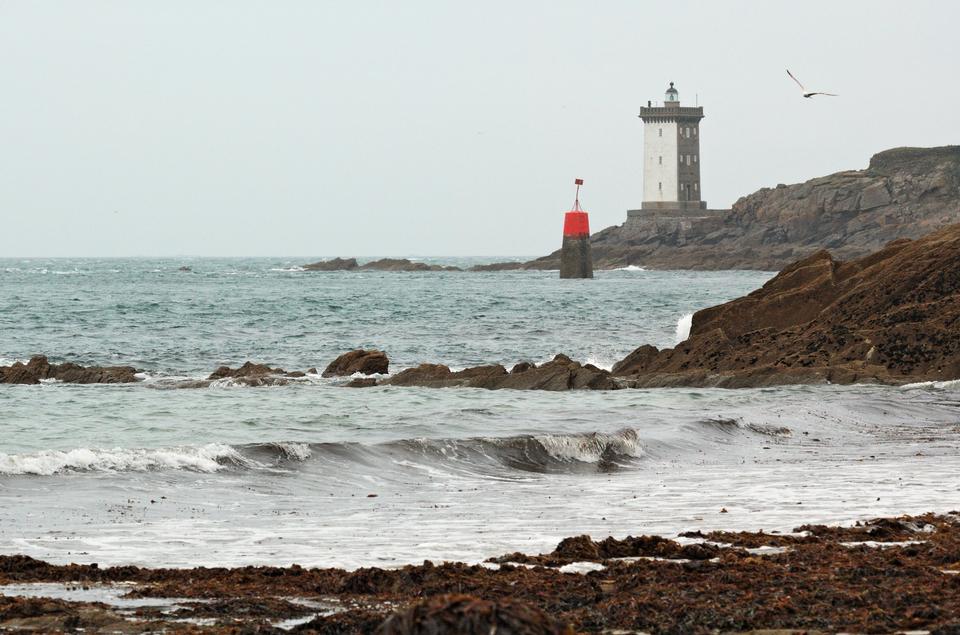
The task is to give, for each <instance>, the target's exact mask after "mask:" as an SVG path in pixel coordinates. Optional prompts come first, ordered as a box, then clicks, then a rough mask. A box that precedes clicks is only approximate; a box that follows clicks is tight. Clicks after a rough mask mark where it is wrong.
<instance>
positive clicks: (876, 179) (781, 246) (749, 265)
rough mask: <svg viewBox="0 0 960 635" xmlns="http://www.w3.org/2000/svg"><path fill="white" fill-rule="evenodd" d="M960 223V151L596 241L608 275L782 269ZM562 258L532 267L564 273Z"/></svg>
mask: <svg viewBox="0 0 960 635" xmlns="http://www.w3.org/2000/svg"><path fill="white" fill-rule="evenodd" d="M957 222H960V146H944V147H940V148H897V149H893V150H887V151H885V152H881V153H879V154H877V155H874V157H873V158H872V159H871V160H870V165H869V167H868V168H867V169H866V170H853V171H848V172H838V173H837V174H831V175H830V176H824V177H820V178H816V179H812V180H810V181H807V182H805V183H798V184H795V185H778V186H776V187H775V188H764V189H762V190H760V191H758V192H755V193H753V194H750V195H749V196H745V197H743V198H741V199H740V200H738V201H737V202H736V203H735V204H734V205H733V208H732V209H730V210H727V211H724V212H716V213H713V214H710V215H705V216H701V217H688V218H682V219H674V218H653V217H650V218H646V219H643V220H641V221H639V222H637V221H628V222H627V223H625V224H623V225H620V226H618V227H610V228H607V229H605V230H603V231H601V232H599V233H597V234H594V235H593V236H592V237H591V244H592V247H593V259H594V263H595V267H596V268H598V269H604V268H607V269H609V268H615V267H622V266H626V265H640V266H644V267H653V268H657V269H763V270H778V269H781V268H783V267H785V266H787V265H788V264H789V263H791V262H793V261H795V260H797V259H800V258H804V257H806V256H808V255H810V254H812V253H814V252H816V251H817V250H820V249H829V250H831V252H832V253H833V254H834V255H835V256H837V257H838V258H843V259H849V258H858V257H860V256H863V255H866V254H868V253H871V252H873V251H876V250H877V249H879V248H880V247H882V246H883V245H885V244H886V243H888V242H890V241H892V240H895V239H898V238H919V237H920V236H923V235H925V234H927V233H929V232H931V231H934V230H936V229H939V228H941V227H944V226H946V225H949V224H951V223H957ZM559 256H560V252H559V251H557V252H554V253H552V254H550V255H549V256H545V257H544V258H539V259H537V260H533V261H530V262H528V263H525V264H524V267H525V268H530V269H558V268H559V263H560V259H559Z"/></svg>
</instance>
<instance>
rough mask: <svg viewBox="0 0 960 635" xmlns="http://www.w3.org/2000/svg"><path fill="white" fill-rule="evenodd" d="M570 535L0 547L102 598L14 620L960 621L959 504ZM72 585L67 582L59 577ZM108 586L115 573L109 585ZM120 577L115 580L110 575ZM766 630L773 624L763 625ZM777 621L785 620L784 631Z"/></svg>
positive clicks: (751, 628) (229, 623)
mask: <svg viewBox="0 0 960 635" xmlns="http://www.w3.org/2000/svg"><path fill="white" fill-rule="evenodd" d="M683 538H684V540H683V542H680V541H678V540H672V539H669V538H664V537H658V536H633V537H631V536H627V537H625V538H622V539H616V538H612V537H608V538H604V539H602V540H594V539H592V538H591V537H590V536H575V537H570V538H567V539H565V540H563V541H562V542H560V544H559V545H557V548H556V549H555V550H554V551H553V552H551V553H548V554H541V555H527V554H523V553H512V554H508V555H504V556H501V557H498V558H491V559H490V560H489V561H488V562H486V563H484V564H483V565H475V564H474V565H471V564H464V563H459V562H445V563H440V564H434V563H432V562H430V561H425V562H423V563H422V564H418V565H408V566H405V567H402V568H398V569H380V568H376V567H371V568H362V569H357V570H355V571H345V570H343V569H313V568H305V567H301V566H298V565H292V566H290V567H270V566H262V567H239V568H235V569H228V568H221V567H213V568H206V567H197V568H193V569H189V568H188V569H146V568H141V567H135V566H123V567H99V566H97V565H96V564H90V565H78V564H70V565H66V566H57V565H52V564H48V563H46V562H42V561H39V560H35V559H33V558H29V557H27V556H18V555H0V585H7V584H18V585H29V584H34V583H46V584H49V585H51V587H54V589H55V588H56V587H57V585H66V586H67V587H68V588H81V589H84V590H85V591H87V592H88V595H87V597H89V595H90V593H89V592H90V591H92V592H93V593H96V590H97V589H100V588H104V586H105V585H112V584H117V583H122V586H121V587H119V588H121V589H122V591H123V592H124V593H125V598H127V599H133V598H138V599H143V600H150V601H145V602H142V603H141V604H142V606H140V607H139V608H137V609H135V610H130V609H129V608H127V609H125V608H123V607H120V606H117V605H115V604H110V603H109V601H107V602H89V601H68V600H60V599H50V598H36V597H33V598H30V597H5V596H0V630H2V631H4V632H43V633H63V632H81V631H82V632H86V633H156V632H174V633H187V632H189V633H209V634H226V633H263V634H267V633H270V634H274V633H275V634H280V633H290V632H293V633H380V634H382V635H401V634H407V635H413V634H422V633H432V634H435V635H446V634H451V635H452V634H454V633H456V634H462V635H471V634H475V635H481V634H482V635H488V634H490V633H494V632H496V633H503V634H507V633H512V634H526V635H535V634H544V635H546V634H554V635H559V634H571V635H572V634H573V633H637V632H642V633H677V634H679V633H694V634H700V633H703V634H706V633H728V634H736V633H742V634H746V633H754V634H759V633H761V632H762V633H769V634H771V635H772V634H773V633H776V634H778V635H789V634H793V635H800V634H801V633H804V634H807V635H814V634H818V633H837V632H856V633H894V632H925V633H930V635H948V634H955V633H957V632H960V575H957V574H958V572H960V516H958V513H957V512H951V513H948V514H944V515H940V516H937V515H933V514H927V515H924V516H915V517H900V518H885V519H875V520H872V521H867V522H865V523H857V524H856V525H855V526H852V527H834V526H824V525H804V526H801V527H797V528H796V529H795V531H794V533H790V534H783V533H776V532H770V533H765V532H763V531H762V530H761V531H759V532H753V533H748V532H722V531H717V532H710V533H706V534H704V533H700V532H694V533H690V534H684V536H683ZM61 588H62V587H61ZM108 588H109V587H108ZM113 588H118V587H113ZM760 629H771V630H760ZM774 629H775V630H774Z"/></svg>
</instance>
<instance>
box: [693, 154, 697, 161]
mask: <svg viewBox="0 0 960 635" xmlns="http://www.w3.org/2000/svg"><path fill="white" fill-rule="evenodd" d="M693 162H694V163H696V162H697V155H693Z"/></svg>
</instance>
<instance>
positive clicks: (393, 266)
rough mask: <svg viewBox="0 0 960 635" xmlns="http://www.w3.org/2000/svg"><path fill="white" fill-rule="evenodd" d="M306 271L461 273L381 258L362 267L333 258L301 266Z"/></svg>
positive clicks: (451, 269) (352, 259)
mask: <svg viewBox="0 0 960 635" xmlns="http://www.w3.org/2000/svg"><path fill="white" fill-rule="evenodd" d="M303 268H304V270H306V271H462V269H460V268H459V267H450V266H445V265H430V264H427V263H425V262H414V261H413V260H408V259H406V258H381V259H379V260H372V261H370V262H367V263H364V264H362V265H360V264H358V263H357V259H356V258H334V259H333V260H321V261H319V262H314V263H310V264H308V265H303Z"/></svg>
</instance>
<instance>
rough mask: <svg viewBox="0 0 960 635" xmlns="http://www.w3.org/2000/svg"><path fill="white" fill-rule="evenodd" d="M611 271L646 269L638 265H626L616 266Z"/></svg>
mask: <svg viewBox="0 0 960 635" xmlns="http://www.w3.org/2000/svg"><path fill="white" fill-rule="evenodd" d="M613 271H646V268H645V267H638V266H637V265H627V266H626V267H617V268H616V269H614V270H613Z"/></svg>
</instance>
